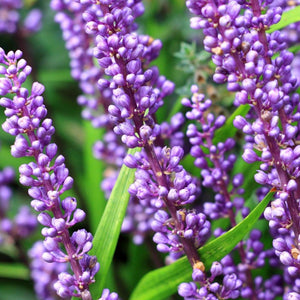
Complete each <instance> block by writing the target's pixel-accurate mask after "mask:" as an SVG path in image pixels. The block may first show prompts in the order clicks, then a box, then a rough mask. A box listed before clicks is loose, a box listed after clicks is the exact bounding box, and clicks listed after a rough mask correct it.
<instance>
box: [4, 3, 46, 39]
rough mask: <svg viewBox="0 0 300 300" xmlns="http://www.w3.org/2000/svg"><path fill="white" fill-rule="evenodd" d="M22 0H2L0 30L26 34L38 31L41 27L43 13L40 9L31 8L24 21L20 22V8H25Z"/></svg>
mask: <svg viewBox="0 0 300 300" xmlns="http://www.w3.org/2000/svg"><path fill="white" fill-rule="evenodd" d="M23 2H24V1H22V0H1V2H0V32H4V33H10V34H11V33H15V32H16V31H17V30H20V31H22V32H23V33H24V34H28V33H32V32H36V31H38V30H39V29H40V28H41V20H42V13H41V11H40V10H39V9H36V8H35V9H31V10H30V11H29V12H28V13H27V15H26V18H25V19H24V21H23V22H22V24H21V22H20V13H19V10H20V9H22V8H23V6H24V3H23Z"/></svg>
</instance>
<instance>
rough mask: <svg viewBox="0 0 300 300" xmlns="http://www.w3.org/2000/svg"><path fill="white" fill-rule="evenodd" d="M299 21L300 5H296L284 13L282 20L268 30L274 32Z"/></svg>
mask: <svg viewBox="0 0 300 300" xmlns="http://www.w3.org/2000/svg"><path fill="white" fill-rule="evenodd" d="M298 21H300V6H296V7H295V8H293V9H291V10H288V11H285V12H284V13H283V14H282V17H281V20H280V22H279V23H277V24H274V25H272V26H271V27H270V29H269V30H268V31H267V32H268V33H272V32H274V31H276V30H280V29H282V28H284V27H286V26H288V25H290V24H292V23H295V22H298Z"/></svg>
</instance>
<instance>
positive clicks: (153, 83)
mask: <svg viewBox="0 0 300 300" xmlns="http://www.w3.org/2000/svg"><path fill="white" fill-rule="evenodd" d="M81 2H83V1H81ZM84 3H86V1H84ZM89 3H91V4H97V5H98V9H99V10H101V12H102V13H99V14H98V15H99V16H100V17H95V14H91V13H90V11H87V12H86V13H84V14H83V17H84V19H85V20H86V22H87V24H86V31H87V32H88V33H89V34H91V35H93V36H95V40H96V41H97V45H96V47H95V48H94V56H95V58H96V59H97V60H98V63H99V65H100V67H102V68H103V69H104V73H105V75H107V77H106V78H101V79H99V80H98V86H99V88H100V90H101V91H104V90H105V89H108V88H109V89H111V90H112V94H113V96H112V101H113V104H111V105H110V106H109V107H108V112H109V114H110V116H111V118H112V120H113V121H114V123H115V124H116V125H115V127H114V132H115V134H117V135H119V136H121V140H122V142H123V143H124V144H125V145H126V146H127V147H129V148H136V147H141V148H142V151H141V152H140V153H136V154H135V155H133V156H130V155H129V156H127V157H126V158H125V159H124V163H125V164H126V165H127V166H128V167H130V168H137V172H136V181H135V183H134V184H133V185H132V186H131V187H130V189H129V192H130V194H131V195H132V196H133V197H134V198H137V200H138V202H139V203H140V204H141V205H142V206H143V207H145V212H147V213H150V214H153V213H154V212H155V211H156V210H158V209H160V210H161V212H162V213H163V212H165V209H166V208H167V210H168V213H169V214H170V218H171V219H172V222H173V223H174V224H175V228H176V230H174V236H179V235H182V236H180V237H179V239H180V243H181V244H182V246H180V247H179V248H176V247H175V248H172V247H171V248H170V250H171V252H172V251H173V250H174V251H175V252H176V253H177V252H180V251H181V250H182V249H183V250H184V252H185V254H186V255H187V256H188V258H189V260H190V262H191V264H192V265H194V264H195V263H197V262H199V257H198V253H197V251H196V249H197V247H199V244H200V243H202V242H204V241H203V240H205V238H207V232H209V223H208V222H206V219H205V216H204V215H203V216H202V215H201V217H200V219H199V220H198V219H197V218H199V216H198V215H197V214H195V216H194V217H193V218H195V221H193V222H194V223H195V224H197V225H199V228H197V229H196V228H192V227H193V225H192V224H184V222H183V220H182V219H183V218H182V217H180V213H177V212H178V211H179V210H180V209H181V207H182V206H183V205H186V204H189V203H192V202H193V201H194V200H195V198H196V195H197V192H198V188H197V187H196V185H195V183H194V182H193V179H192V177H191V176H190V175H189V174H188V173H187V172H186V171H185V170H184V169H183V168H182V166H180V165H179V162H180V160H181V158H182V157H183V150H182V148H181V147H179V146H174V147H172V148H167V147H163V146H164V145H162V144H161V141H160V134H161V127H160V125H158V124H157V123H156V121H155V117H154V116H155V113H156V111H157V109H158V108H159V107H160V106H161V105H162V104H163V98H164V97H165V96H167V95H169V94H170V93H171V92H172V91H173V89H174V84H173V83H171V82H170V81H168V80H166V78H165V77H163V76H160V75H159V72H158V70H157V68H156V67H148V64H149V62H151V61H152V60H153V59H154V58H156V57H157V56H158V53H159V50H160V48H161V42H160V41H158V40H153V39H152V38H150V37H148V36H144V35H139V34H138V33H137V32H135V29H136V24H135V23H134V21H135V18H136V17H137V16H139V15H140V14H142V13H143V10H144V9H143V6H142V4H141V3H140V1H100V2H99V1H98V2H97V1H89ZM174 121H175V123H176V119H174ZM178 124H180V122H179V123H178ZM176 126H177V125H176ZM176 126H175V127H174V129H175V130H176ZM179 127H180V125H179ZM179 127H177V128H179ZM174 132H175V131H174ZM170 134H172V133H171V132H170ZM170 136H171V135H170ZM168 213H167V214H168ZM188 213H189V212H187V214H188ZM193 222H192V223H193ZM194 223H193V224H194ZM144 224H145V223H144ZM197 225H195V227H197ZM189 226H190V227H189ZM203 228H204V229H203ZM157 229H158V230H159V231H160V230H162V232H164V233H166V232H165V229H159V228H157ZM202 229H203V232H202ZM168 230H170V229H168ZM184 232H187V233H186V237H185V236H184ZM204 232H205V233H204ZM171 239H172V238H171ZM198 240H199V241H200V240H201V242H199V243H198ZM167 243H168V242H167ZM167 243H166V244H167ZM171 243H172V242H171ZM159 244H163V243H159ZM159 247H160V246H159Z"/></svg>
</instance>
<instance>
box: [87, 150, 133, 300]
mask: <svg viewBox="0 0 300 300" xmlns="http://www.w3.org/2000/svg"><path fill="white" fill-rule="evenodd" d="M136 151H137V150H136V149H130V150H129V151H128V153H129V154H134V153H135V152H136ZM134 175H135V169H129V168H127V167H126V166H125V165H123V166H122V168H121V171H120V174H119V176H118V179H117V182H116V184H115V186H114V188H113V191H112V193H111V196H110V198H109V200H108V202H107V205H106V207H105V210H104V213H103V216H102V218H101V221H100V223H99V226H98V228H97V231H96V234H95V237H94V241H93V244H94V246H93V249H92V250H91V252H90V254H91V255H96V256H97V259H98V261H99V263H100V271H99V272H98V273H97V274H96V278H95V279H96V283H95V284H93V285H92V286H91V292H92V295H93V299H98V298H99V297H100V295H101V292H102V289H103V288H104V286H105V282H106V278H107V273H108V271H109V267H110V265H111V262H112V259H113V256H114V252H115V249H116V246H117V242H118V238H119V234H120V230H121V225H122V222H123V219H124V216H125V213H126V208H127V204H128V200H129V193H128V188H129V186H130V184H132V183H133V181H134Z"/></svg>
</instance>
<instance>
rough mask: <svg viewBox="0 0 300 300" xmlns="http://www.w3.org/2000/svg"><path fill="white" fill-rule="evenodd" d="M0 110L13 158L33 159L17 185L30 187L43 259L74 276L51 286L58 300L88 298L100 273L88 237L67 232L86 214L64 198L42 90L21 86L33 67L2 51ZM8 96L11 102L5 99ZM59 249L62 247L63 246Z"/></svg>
mask: <svg viewBox="0 0 300 300" xmlns="http://www.w3.org/2000/svg"><path fill="white" fill-rule="evenodd" d="M0 63H1V66H0V74H1V75H2V76H1V78H0V95H1V96H3V97H2V98H1V99H0V105H1V106H3V107H4V108H5V116H6V118H7V119H6V121H5V122H4V123H3V124H2V128H3V130H4V131H6V132H7V133H9V134H10V135H12V136H15V142H14V144H13V145H12V147H11V154H12V156H14V157H24V156H27V157H31V158H32V161H31V162H30V163H28V164H23V165H21V166H20V168H19V172H20V183H21V184H23V185H24V186H28V187H29V190H28V193H29V195H30V196H31V197H32V198H33V200H32V201H31V206H32V207H33V208H34V209H35V210H36V211H37V212H39V215H38V221H39V222H40V223H41V224H42V225H43V226H44V228H43V229H42V235H43V236H44V237H45V241H44V247H45V251H44V253H43V254H42V257H43V259H44V260H45V261H47V262H55V263H56V262H60V263H62V262H64V263H66V262H69V263H70V265H71V268H72V270H73V272H74V274H73V275H71V274H68V273H60V275H59V277H58V281H57V282H56V283H55V284H54V287H55V289H56V291H57V293H58V295H59V296H61V297H71V296H75V297H83V299H90V296H89V295H90V292H89V285H90V284H91V283H92V282H93V281H94V280H93V277H94V275H95V273H96V272H97V271H98V270H99V263H97V261H96V258H95V257H91V256H89V255H88V254H87V252H88V251H89V250H90V249H91V248H92V235H91V234H90V233H89V232H87V231H86V230H84V229H80V230H77V231H75V232H73V234H72V235H70V233H69V228H70V227H72V226H73V225H75V224H77V223H78V222H81V221H83V219H84V218H85V213H84V211H83V210H81V209H79V208H77V203H76V199H75V198H72V197H66V198H62V195H63V193H64V192H65V191H66V190H69V189H71V188H72V185H73V179H72V177H70V176H69V171H68V169H67V168H66V166H65V164H64V161H65V158H64V157H63V156H62V155H58V153H57V152H58V149H57V145H56V144H54V143H51V137H52V135H53V134H54V132H55V129H54V127H53V125H52V120H51V119H49V118H46V116H47V109H46V107H45V105H44V104H43V96H42V94H43V92H44V90H45V88H44V86H43V85H42V84H40V83H38V82H34V83H33V84H32V87H31V92H29V91H28V90H27V88H25V87H23V83H24V82H25V81H26V79H27V77H28V76H29V74H30V72H31V67H30V66H28V65H27V62H26V61H25V60H24V59H23V58H22V52H21V51H19V50H17V51H16V52H13V51H10V52H8V53H7V54H6V53H5V52H4V50H3V49H0ZM8 94H11V95H12V99H10V98H7V97H6V96H7V95H8ZM62 245H63V248H62V247H61V246H62Z"/></svg>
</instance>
